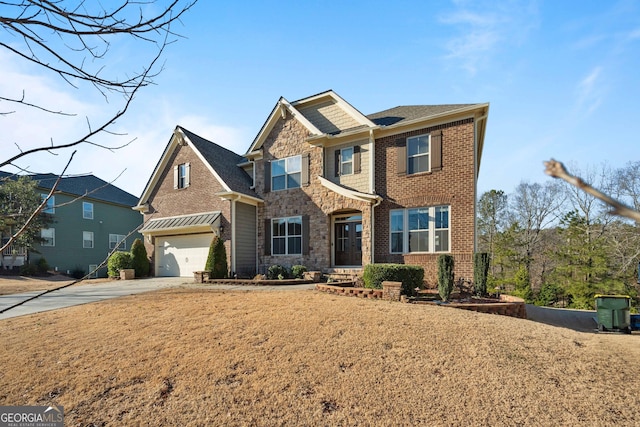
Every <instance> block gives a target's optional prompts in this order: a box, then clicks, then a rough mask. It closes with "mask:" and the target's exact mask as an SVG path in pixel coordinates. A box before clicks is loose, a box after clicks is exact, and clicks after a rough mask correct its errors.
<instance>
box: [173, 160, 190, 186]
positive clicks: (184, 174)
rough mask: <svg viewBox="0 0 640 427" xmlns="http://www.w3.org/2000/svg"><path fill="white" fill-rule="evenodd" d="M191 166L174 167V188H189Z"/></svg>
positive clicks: (186, 164) (185, 164) (182, 164)
mask: <svg viewBox="0 0 640 427" xmlns="http://www.w3.org/2000/svg"><path fill="white" fill-rule="evenodd" d="M190 175H191V165H190V164H189V163H181V164H179V165H176V166H174V167H173V188H175V189H178V188H187V187H188V186H189V184H190V181H191V177H190Z"/></svg>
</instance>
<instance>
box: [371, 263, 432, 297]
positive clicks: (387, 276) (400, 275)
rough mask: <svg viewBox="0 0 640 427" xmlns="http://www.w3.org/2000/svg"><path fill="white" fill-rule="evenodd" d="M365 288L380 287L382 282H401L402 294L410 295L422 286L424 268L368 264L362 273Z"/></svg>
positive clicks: (404, 265)
mask: <svg viewBox="0 0 640 427" xmlns="http://www.w3.org/2000/svg"><path fill="white" fill-rule="evenodd" d="M362 280H363V281H364V287H365V288H371V289H382V282H384V281H392V282H402V290H401V291H400V293H401V294H402V295H408V296H412V295H414V294H415V292H416V291H415V289H416V288H419V289H422V288H423V287H424V283H423V280H424V269H423V268H422V267H420V266H417V265H406V264H368V265H366V266H365V267H364V272H363V274H362Z"/></svg>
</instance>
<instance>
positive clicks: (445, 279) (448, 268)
mask: <svg viewBox="0 0 640 427" xmlns="http://www.w3.org/2000/svg"><path fill="white" fill-rule="evenodd" d="M451 291H453V256H451V255H448V254H441V255H439V256H438V293H439V294H440V298H442V301H449V296H450V295H451Z"/></svg>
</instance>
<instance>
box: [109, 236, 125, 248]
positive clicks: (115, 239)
mask: <svg viewBox="0 0 640 427" xmlns="http://www.w3.org/2000/svg"><path fill="white" fill-rule="evenodd" d="M126 238H127V236H125V235H124V234H109V249H115V248H116V246H117V247H118V250H121V251H126V250H127V241H126Z"/></svg>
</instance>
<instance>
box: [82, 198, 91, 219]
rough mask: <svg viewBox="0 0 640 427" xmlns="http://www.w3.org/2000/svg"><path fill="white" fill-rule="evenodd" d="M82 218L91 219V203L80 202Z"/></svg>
mask: <svg viewBox="0 0 640 427" xmlns="http://www.w3.org/2000/svg"><path fill="white" fill-rule="evenodd" d="M82 218H84V219H93V203H90V202H82Z"/></svg>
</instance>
